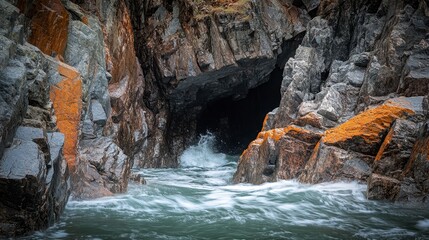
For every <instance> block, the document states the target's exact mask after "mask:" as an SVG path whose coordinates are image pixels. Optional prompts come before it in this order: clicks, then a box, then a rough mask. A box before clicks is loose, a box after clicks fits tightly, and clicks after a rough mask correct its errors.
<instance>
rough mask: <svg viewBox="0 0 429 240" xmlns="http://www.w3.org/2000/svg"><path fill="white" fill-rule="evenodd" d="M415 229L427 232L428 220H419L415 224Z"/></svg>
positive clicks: (428, 228)
mask: <svg viewBox="0 0 429 240" xmlns="http://www.w3.org/2000/svg"><path fill="white" fill-rule="evenodd" d="M417 227H418V228H420V229H422V230H429V219H424V220H420V221H418V222H417Z"/></svg>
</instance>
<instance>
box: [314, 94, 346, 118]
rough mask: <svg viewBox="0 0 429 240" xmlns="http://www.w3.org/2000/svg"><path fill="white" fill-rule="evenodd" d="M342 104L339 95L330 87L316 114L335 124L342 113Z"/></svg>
mask: <svg viewBox="0 0 429 240" xmlns="http://www.w3.org/2000/svg"><path fill="white" fill-rule="evenodd" d="M342 102H343V100H342V98H341V94H340V93H339V92H338V91H337V90H336V89H335V88H334V87H331V88H329V90H328V93H327V94H326V96H325V97H324V98H323V100H322V103H321V104H320V106H319V110H318V111H317V113H319V114H320V115H322V116H324V117H326V118H327V119H329V120H331V121H335V122H336V121H338V119H339V118H340V116H341V115H342V113H343V106H342Z"/></svg>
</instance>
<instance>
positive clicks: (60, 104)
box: [50, 62, 82, 170]
mask: <svg viewBox="0 0 429 240" xmlns="http://www.w3.org/2000/svg"><path fill="white" fill-rule="evenodd" d="M58 72H59V74H60V75H61V76H62V81H61V82H59V83H58V84H56V85H54V86H51V93H50V98H51V101H52V103H53V108H54V110H55V116H56V118H57V126H58V129H59V130H60V131H61V132H62V133H63V134H64V135H65V145H64V156H65V158H66V160H67V163H68V166H69V168H70V169H72V170H73V169H74V167H75V164H76V151H77V143H78V135H79V126H80V115H81V110H82V81H81V78H80V74H79V72H78V71H77V70H76V69H75V68H73V67H71V66H68V65H66V64H64V63H60V62H59V63H58Z"/></svg>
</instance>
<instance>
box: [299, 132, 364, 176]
mask: <svg viewBox="0 0 429 240" xmlns="http://www.w3.org/2000/svg"><path fill="white" fill-rule="evenodd" d="M370 159H371V157H368V156H365V155H362V154H359V153H354V152H351V151H347V150H343V149H341V148H337V147H333V146H328V145H325V144H324V143H323V138H322V141H321V142H320V143H319V144H318V145H317V147H316V148H315V149H314V150H313V153H312V155H311V157H310V159H309V160H308V163H307V165H306V166H305V168H304V169H303V171H302V174H301V175H300V176H299V178H298V179H299V181H301V182H305V183H313V184H314V183H321V182H330V181H340V180H361V181H365V180H366V179H367V177H368V176H369V174H370V168H369V166H368V162H370V161H371V160H370Z"/></svg>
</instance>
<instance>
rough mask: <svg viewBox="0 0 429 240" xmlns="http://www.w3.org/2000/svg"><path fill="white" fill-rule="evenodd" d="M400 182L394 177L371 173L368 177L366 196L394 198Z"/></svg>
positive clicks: (372, 198) (373, 198) (385, 198)
mask: <svg viewBox="0 0 429 240" xmlns="http://www.w3.org/2000/svg"><path fill="white" fill-rule="evenodd" d="M400 187H401V183H400V182H399V181H398V180H397V179H395V178H390V177H386V176H381V175H378V174H375V173H373V174H371V177H370V178H369V179H368V190H367V198H368V199H371V200H391V201H393V200H395V198H396V197H397V195H398V194H399V191H400Z"/></svg>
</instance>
